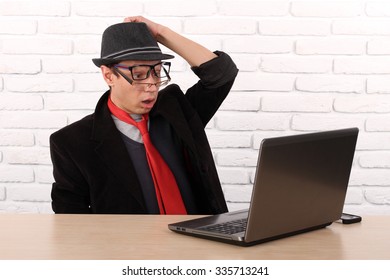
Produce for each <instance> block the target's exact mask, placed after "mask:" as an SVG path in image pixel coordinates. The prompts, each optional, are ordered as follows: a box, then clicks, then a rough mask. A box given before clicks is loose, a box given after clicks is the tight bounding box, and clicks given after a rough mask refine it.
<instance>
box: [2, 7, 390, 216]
mask: <svg viewBox="0 0 390 280" xmlns="http://www.w3.org/2000/svg"><path fill="white" fill-rule="evenodd" d="M137 14H141V15H144V16H146V17H149V18H151V19H152V20H156V21H158V22H161V23H163V24H166V25H169V26H170V27H171V28H172V29H174V30H176V31H178V32H180V33H183V34H184V35H186V36H188V37H190V38H193V39H195V40H197V41H199V42H200V43H202V44H204V45H206V46H208V47H209V48H210V49H212V50H215V49H221V50H223V51H226V52H228V53H229V54H230V55H231V56H232V57H233V58H234V60H235V61H236V63H237V65H238V67H239V68H240V73H239V75H238V77H237V80H236V83H235V85H234V87H233V90H232V93H231V95H230V96H229V97H228V99H227V100H226V102H225V103H224V104H223V105H222V107H221V110H220V111H219V112H218V113H217V114H216V116H215V117H214V119H213V120H212V121H211V122H210V123H209V125H208V126H207V133H208V135H209V139H210V143H211V145H212V148H213V152H214V155H215V161H216V164H217V168H218V172H219V174H220V178H221V181H222V183H223V188H224V192H225V196H226V199H227V201H228V203H229V208H230V209H231V210H235V209H240V208H243V207H247V206H248V201H249V199H250V193H251V188H252V187H251V186H252V183H253V180H254V172H255V165H256V158H257V153H258V148H259V143H260V141H261V139H263V138H265V137H273V136H282V135H288V134H297V133H303V132H311V131H320V130H327V129H337V128H342V127H351V126H356V127H359V128H360V130H361V132H360V136H359V140H358V145H357V152H356V157H355V161H354V166H353V169H352V174H351V180H350V188H349V191H348V195H347V201H346V210H347V211H352V212H354V213H358V214H359V213H360V214H377V213H378V214H390V37H389V36H390V28H389V26H390V4H389V3H388V1H384V0H382V1H378V0H375V1H374V0H354V1H351V0H346V1H327V0H317V1H314V0H313V1H298V0H296V1H295V0H278V1H272V0H268V1H263V0H256V1H255V0H241V1H232V0H214V1H213V0H206V1H201V3H200V1H180V0H164V1H162V0H161V1H158V0H149V1H146V0H145V1H142V0H134V1H133V0H125V1H121V0H116V1H108V0H102V1H90V0H89V1H78V0H73V1H72V0H68V1H66V0H63V1H62V0H60V1H52V0H50V1H49V0H46V1H11V0H9V1H6V0H0V213H1V212H17V213H21V212H22V213H25V212H40V213H41V212H42V213H50V212H51V208H50V189H51V183H52V181H53V178H52V167H51V161H50V156H49V143H48V137H49V135H50V134H51V133H52V132H53V131H55V130H57V129H59V128H61V127H63V126H65V125H67V124H69V123H72V122H74V121H76V120H78V119H80V118H82V117H83V116H85V115H86V114H89V113H91V112H92V111H93V109H94V106H95V103H96V101H97V99H98V98H99V96H100V95H101V94H102V93H103V91H104V90H105V89H106V85H105V84H104V82H103V80H102V78H101V77H100V74H99V71H98V69H97V68H96V67H95V66H94V65H93V64H92V62H91V58H93V57H98V56H99V52H100V39H101V33H102V32H103V30H104V29H105V28H106V27H107V26H109V25H111V24H114V23H117V22H120V21H122V19H123V17H125V16H129V15H137ZM172 76H173V80H174V82H176V83H178V84H180V85H182V87H183V88H186V87H188V86H190V85H191V84H192V83H193V82H194V81H195V80H196V79H195V78H194V76H193V75H192V74H191V72H190V70H189V67H188V66H186V65H185V63H184V62H183V60H182V59H181V58H176V59H174V60H173V73H172Z"/></svg>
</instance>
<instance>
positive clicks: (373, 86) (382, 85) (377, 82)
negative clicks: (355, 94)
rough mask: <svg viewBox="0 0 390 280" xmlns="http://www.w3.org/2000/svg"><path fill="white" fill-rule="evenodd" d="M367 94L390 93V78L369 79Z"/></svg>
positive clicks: (372, 77) (371, 77)
mask: <svg viewBox="0 0 390 280" xmlns="http://www.w3.org/2000/svg"><path fill="white" fill-rule="evenodd" d="M367 93H390V80H389V77H388V76H369V77H368V78H367Z"/></svg>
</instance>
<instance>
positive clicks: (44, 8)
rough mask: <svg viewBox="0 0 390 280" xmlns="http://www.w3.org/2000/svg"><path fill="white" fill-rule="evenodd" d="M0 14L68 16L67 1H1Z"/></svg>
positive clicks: (68, 6)
mask: <svg viewBox="0 0 390 280" xmlns="http://www.w3.org/2000/svg"><path fill="white" fill-rule="evenodd" d="M0 15H1V16H69V15H70V3H69V1H1V2H0Z"/></svg>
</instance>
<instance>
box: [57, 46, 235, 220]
mask: <svg viewBox="0 0 390 280" xmlns="http://www.w3.org/2000/svg"><path fill="white" fill-rule="evenodd" d="M218 54H219V56H220V58H219V59H215V61H211V62H208V63H206V64H209V65H208V66H207V65H206V66H201V67H199V68H195V69H193V70H194V72H195V73H196V74H198V75H199V76H200V77H201V81H199V82H198V83H197V84H195V85H194V86H193V87H192V88H190V89H189V90H188V91H187V93H186V94H184V93H183V92H182V91H181V90H180V88H179V87H178V86H177V85H170V86H168V87H167V88H165V89H163V90H161V91H160V93H159V96H158V99H157V102H156V104H155V106H154V107H153V109H152V111H151V112H150V119H151V120H152V118H154V117H162V118H164V119H165V120H166V121H167V122H168V123H169V124H170V126H171V127H172V131H174V134H175V138H176V140H177V142H178V143H179V145H180V146H181V150H182V151H183V154H184V157H185V158H186V167H187V168H188V171H189V174H190V182H191V187H192V191H193V193H194V194H195V200H196V204H197V207H198V209H199V210H198V213H189V214H216V213H223V212H226V211H227V206H226V202H225V199H224V196H223V192H222V189H221V185H220V182H219V179H218V174H217V171H216V167H215V164H214V160H213V156H212V153H211V149H210V146H209V143H208V140H207V137H206V134H205V131H204V128H205V126H206V124H207V123H208V121H209V120H210V119H211V118H212V116H213V115H214V114H215V112H216V111H217V109H218V108H219V106H220V105H221V103H222V101H223V100H224V99H225V97H226V96H227V94H228V93H229V91H230V88H231V86H232V85H233V81H234V78H235V76H236V74H237V71H238V70H237V68H236V67H235V65H234V63H233V62H232V61H231V60H230V58H229V57H228V56H227V55H226V54H223V53H218ZM216 66H218V69H225V70H224V72H225V73H224V75H223V79H221V78H219V79H218V83H216V82H214V83H210V84H209V85H207V81H208V80H207V78H206V79H202V75H203V74H202V73H199V72H202V71H203V67H208V68H211V69H214V68H215V67H216ZM221 66H222V68H220V67H221ZM223 66H224V67H223ZM197 72H198V73H197ZM214 72H215V71H214ZM205 73H208V74H207V75H209V73H210V71H206V72H205ZM218 74H220V73H218ZM214 79H215V78H214ZM108 96H109V91H107V92H106V93H105V94H104V95H103V96H102V97H101V99H100V100H99V102H98V104H97V106H96V109H95V112H94V113H93V114H91V115H89V116H87V117H85V118H83V119H82V120H80V121H78V122H75V123H73V124H71V125H69V126H67V127H64V128H63V129H61V130H59V131H57V132H55V133H53V134H52V135H51V136H50V150H51V157H52V162H53V174H54V179H55V182H54V183H53V188H52V207H53V210H54V212H56V213H101V214H114V213H115V214H146V213H147V212H146V207H145V202H144V198H143V195H142V190H141V186H140V184H139V181H138V178H137V175H136V173H135V170H134V167H133V164H132V161H131V159H130V157H129V155H128V152H127V150H126V147H125V145H124V143H123V140H122V137H121V135H120V132H119V131H118V130H117V128H116V126H115V124H114V122H113V120H112V117H111V114H110V111H109V109H108V107H107V98H108Z"/></svg>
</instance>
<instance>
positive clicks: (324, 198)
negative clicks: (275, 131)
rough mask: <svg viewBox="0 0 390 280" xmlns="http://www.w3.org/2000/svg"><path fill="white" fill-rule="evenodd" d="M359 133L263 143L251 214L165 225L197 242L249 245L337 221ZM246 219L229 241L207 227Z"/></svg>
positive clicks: (345, 131) (347, 131)
mask: <svg viewBox="0 0 390 280" xmlns="http://www.w3.org/2000/svg"><path fill="white" fill-rule="evenodd" d="M357 136H358V129H357V128H350V129H341V130H333V131H325V132H317V133H307V134H299V135H292V136H284V137H277V138H267V139H264V140H263V141H262V143H261V146H260V150H259V157H258V163H257V168H256V175H255V182H254V186H253V191H252V197H251V203H250V208H249V212H245V211H236V212H230V213H224V214H220V215H213V216H208V217H205V218H200V219H195V220H189V221H184V222H179V223H174V224H170V225H168V227H169V229H171V230H173V231H176V232H179V233H183V234H189V235H194V236H198V237H203V238H208V239H213V240H218V241H224V242H228V243H233V244H237V245H243V246H248V245H252V244H256V243H261V242H265V241H269V240H273V239H277V238H281V237H285V236H289V235H293V234H297V233H301V232H305V231H309V230H314V229H317V228H323V227H325V226H327V225H329V224H331V223H332V222H333V221H335V220H338V219H339V218H340V216H341V213H342V210H343V206H344V201H345V196H346V191H347V187H348V181H349V176H350V171H351V167H352V162H353V157H354V152H355V147H356V141H357ZM237 217H239V218H240V219H242V217H247V218H248V220H247V228H246V231H245V232H243V233H242V234H243V236H242V237H241V236H240V234H234V235H232V236H228V235H227V234H221V233H217V232H210V231H207V230H205V229H206V228H208V225H215V224H217V223H219V222H229V221H230V220H233V219H236V218H237Z"/></svg>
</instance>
